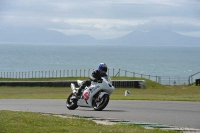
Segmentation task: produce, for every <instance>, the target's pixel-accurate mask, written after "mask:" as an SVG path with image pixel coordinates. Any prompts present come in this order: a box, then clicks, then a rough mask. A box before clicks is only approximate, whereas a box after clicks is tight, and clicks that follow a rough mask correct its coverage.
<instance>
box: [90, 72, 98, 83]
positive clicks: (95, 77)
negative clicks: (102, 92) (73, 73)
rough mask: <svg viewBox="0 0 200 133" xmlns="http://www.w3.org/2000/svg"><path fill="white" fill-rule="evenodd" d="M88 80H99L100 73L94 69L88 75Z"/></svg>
mask: <svg viewBox="0 0 200 133" xmlns="http://www.w3.org/2000/svg"><path fill="white" fill-rule="evenodd" d="M90 80H92V81H95V82H97V81H98V80H101V75H100V72H99V71H98V70H95V71H94V72H93V73H92V75H91V76H90Z"/></svg>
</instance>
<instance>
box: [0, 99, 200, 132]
mask: <svg viewBox="0 0 200 133" xmlns="http://www.w3.org/2000/svg"><path fill="white" fill-rule="evenodd" d="M65 102H66V101H65V99H0V110H20V111H29V112H42V113H54V114H71V115H80V116H94V117H102V118H115V119H120V120H128V121H136V122H151V123H159V124H166V125H170V126H178V127H189V128H196V129H200V103H199V102H171V101H138V100H133V101H132V100H111V101H110V102H109V104H108V106H107V107H106V108H105V109H104V110H103V111H94V110H93V108H84V107H78V108H77V109H76V110H68V109H67V108H66V103H65Z"/></svg>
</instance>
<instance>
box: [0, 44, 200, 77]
mask: <svg viewBox="0 0 200 133" xmlns="http://www.w3.org/2000/svg"><path fill="white" fill-rule="evenodd" d="M101 62H104V63H106V64H107V66H108V68H115V69H122V70H127V71H131V72H135V73H140V74H146V75H157V76H180V77H188V76H190V75H192V74H195V73H197V72H200V46H131V45H123V44H122V45H95V44H94V45H67V44H31V43H0V72H19V71H21V72H23V71H48V70H76V69H77V70H79V69H90V68H93V69H97V68H98V65H99V63H101ZM199 78H200V76H199Z"/></svg>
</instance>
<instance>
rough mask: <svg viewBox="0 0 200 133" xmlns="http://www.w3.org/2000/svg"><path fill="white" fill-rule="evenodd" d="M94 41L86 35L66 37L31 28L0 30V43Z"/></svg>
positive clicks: (55, 32) (80, 42) (54, 32)
mask: <svg viewBox="0 0 200 133" xmlns="http://www.w3.org/2000/svg"><path fill="white" fill-rule="evenodd" d="M95 41H96V39H94V38H93V37H91V36H88V35H70V36H67V35H65V34H63V33H61V32H58V31H53V30H45V29H32V28H12V29H11V28H7V29H1V30H0V42H18V43H20V42H22V43H26V42H28V43H66V44H71V43H72V44H74V43H77V44H84V43H94V42H95Z"/></svg>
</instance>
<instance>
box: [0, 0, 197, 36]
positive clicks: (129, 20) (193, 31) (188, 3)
mask: <svg viewBox="0 0 200 133" xmlns="http://www.w3.org/2000/svg"><path fill="white" fill-rule="evenodd" d="M8 27H9V28H42V29H48V30H55V31H59V32H62V33H64V34H66V35H76V34H86V35H90V36H92V37H94V38H96V39H112V38H117V37H121V36H124V35H126V34H128V33H130V32H132V31H137V30H139V31H144V32H148V31H150V30H170V31H174V32H177V33H180V34H184V35H188V36H194V37H200V0H0V29H2V28H8Z"/></svg>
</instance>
